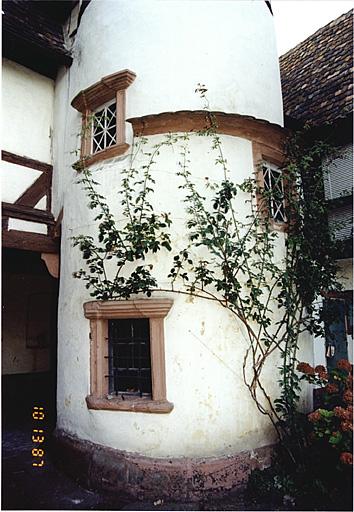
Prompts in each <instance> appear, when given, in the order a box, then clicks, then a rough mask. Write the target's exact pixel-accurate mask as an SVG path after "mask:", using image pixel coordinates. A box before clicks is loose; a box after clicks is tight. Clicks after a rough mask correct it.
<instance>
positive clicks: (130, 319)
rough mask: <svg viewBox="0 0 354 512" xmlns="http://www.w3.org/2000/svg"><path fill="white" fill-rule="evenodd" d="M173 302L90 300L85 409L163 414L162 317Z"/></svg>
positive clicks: (165, 408) (167, 407) (87, 308)
mask: <svg viewBox="0 0 354 512" xmlns="http://www.w3.org/2000/svg"><path fill="white" fill-rule="evenodd" d="M172 303H173V301H172V300H171V299H167V298H164V297H161V298H155V299H135V300H108V301H91V302H86V304H84V311H85V316H86V318H88V319H89V320H90V394H89V395H88V396H87V397H86V403H87V406H88V408H89V409H107V410H116V411H130V412H144V413H159V414H160V413H169V412H171V411H172V409H173V404H172V403H171V402H169V401H168V400H167V397H166V371H165V338H164V319H165V317H166V316H167V315H168V313H169V311H170V309H171V307H172Z"/></svg>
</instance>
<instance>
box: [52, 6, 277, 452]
mask: <svg viewBox="0 0 354 512" xmlns="http://www.w3.org/2000/svg"><path fill="white" fill-rule="evenodd" d="M98 39H99V41H100V43H99V44H97V40H98ZM73 52H74V63H73V65H72V67H71V68H70V70H69V71H68V72H67V73H65V72H64V71H63V70H62V72H61V73H60V75H59V77H58V80H57V82H56V98H55V128H56V129H55V138H54V146H53V147H54V168H55V174H54V178H53V192H54V197H53V205H54V206H53V210H54V214H55V215H57V213H58V212H59V210H60V208H61V207H62V206H63V207H64V218H63V224H62V247H61V280H60V297H59V331H58V334H59V346H58V357H59V359H58V397H57V398H58V404H57V407H58V426H59V428H63V429H65V430H67V431H68V432H71V433H74V434H76V435H78V436H79V437H82V438H84V439H89V440H91V441H94V442H98V443H102V444H105V445H107V446H112V447H114V448H119V449H122V450H127V451H131V452H138V453H141V454H144V455H148V456H165V457H168V456H212V455H221V454H227V453H232V452H237V451H241V450H246V449H251V448H255V447H258V446H262V445H266V444H269V443H270V442H272V441H273V440H274V431H273V428H272V427H271V425H270V423H269V421H268V420H267V419H266V418H265V417H264V416H262V415H261V414H260V413H259V412H258V411H257V409H256V407H255V405H254V403H253V401H252V400H251V398H250V396H249V392H248V390H247V389H246V388H245V386H244V384H243V381H242V358H243V354H244V352H245V348H246V346H247V345H246V339H245V333H244V332H243V330H242V328H241V326H239V325H238V324H237V323H235V321H234V319H233V318H231V316H230V314H229V313H228V312H227V311H225V310H222V309H220V308H219V307H218V306H217V305H215V304H211V303H208V302H207V301H202V302H201V301H197V300H195V301H191V300H190V299H189V298H187V299H186V298H183V297H181V296H173V298H174V300H175V303H174V306H173V307H172V310H171V312H170V314H169V316H168V317H167V319H166V322H165V332H166V336H165V338H166V374H167V398H168V400H170V401H172V402H174V404H175V407H174V409H173V411H172V412H171V413H170V414H159V415H157V414H142V413H131V412H120V411H93V410H88V409H87V406H86V402H85V397H86V396H87V395H88V394H89V383H90V375H89V322H88V320H86V319H85V318H84V314H83V303H84V302H86V301H88V300H90V299H91V297H90V296H89V293H88V291H87V290H86V289H85V286H84V284H83V282H80V281H77V280H75V279H73V277H72V272H73V271H75V270H78V269H79V268H80V267H81V266H82V259H81V255H80V253H79V251H78V250H77V249H73V247H72V245H71V240H70V237H72V236H74V235H78V234H81V233H85V234H90V233H94V232H95V230H94V222H93V217H94V215H95V213H94V212H92V211H90V210H88V208H87V206H86V205H87V198H86V197H85V196H84V194H83V192H82V191H81V190H80V187H79V186H77V185H75V182H76V181H77V179H78V176H77V174H76V173H74V171H73V170H72V169H71V165H72V163H74V162H75V160H77V156H75V155H74V154H73V153H72V152H73V151H74V150H75V149H77V148H78V147H79V139H78V134H79V132H80V116H79V114H78V113H77V112H76V111H75V110H74V109H73V108H72V107H70V101H71V100H72V99H73V97H74V96H75V95H76V94H77V93H78V92H79V91H80V90H81V89H84V88H86V87H88V86H90V85H92V84H93V83H94V82H96V81H98V80H99V79H100V78H102V77H103V76H106V75H108V74H110V73H114V72H116V71H119V70H121V69H124V68H129V69H131V70H132V71H134V72H135V73H137V79H136V80H135V82H134V83H133V84H132V85H131V86H130V88H129V89H128V94H127V117H130V116H138V115H145V114H156V113H159V112H163V111H173V110H183V109H195V110H198V109H201V108H202V104H201V102H200V100H199V99H198V97H197V96H196V95H195V93H194V89H195V87H196V84H197V82H204V83H205V84H207V86H208V88H209V91H210V94H209V97H210V101H211V108H212V109H213V110H223V111H226V112H237V113H242V114H248V115H253V116H256V117H259V118H263V119H267V120H269V121H272V122H276V123H279V124H281V123H282V106H281V97H280V79H279V70H278V59H277V55H276V46H275V38H274V32H273V20H272V17H271V15H270V13H269V10H268V9H267V7H266V5H265V3H264V2H253V1H250V2H243V1H240V2H239V1H237V2H228V1H205V2H194V1H185V2H176V1H169V2H157V1H156V2H155V1H144V2H138V1H136V0H129V1H127V0H119V1H110V0H102V1H95V0H94V1H93V2H91V3H90V5H89V6H88V8H87V9H86V11H85V13H84V15H83V17H82V21H81V25H80V27H79V31H78V35H77V38H76V41H75V44H74V48H73ZM221 138H222V142H223V146H224V151H225V156H226V157H227V159H228V161H229V164H230V167H231V168H232V169H233V175H232V178H233V179H235V180H237V181H242V179H243V178H245V177H248V176H250V173H251V172H252V169H253V162H252V146H251V142H250V141H249V140H243V139H239V138H234V137H227V136H222V137H221ZM160 139H161V137H160V136H154V137H150V138H149V140H150V143H151V144H154V143H156V142H157V141H159V140H160ZM128 140H129V141H130V140H131V139H130V135H129V136H128ZM191 151H192V153H191V160H192V162H193V169H192V172H193V177H194V179H195V181H196V182H197V183H198V186H200V187H202V188H203V187H204V184H205V176H208V177H209V178H211V179H221V176H220V170H216V169H215V166H214V159H215V154H212V153H211V152H210V145H209V142H207V141H206V140H205V139H204V138H201V137H198V136H194V137H192V140H191ZM128 158H129V156H128V155H123V156H122V157H119V158H116V159H114V160H111V161H109V162H105V163H104V164H103V165H97V166H96V170H95V171H94V178H95V179H97V181H99V182H100V183H101V184H102V193H103V194H104V195H107V198H108V202H109V204H110V205H111V207H112V211H114V213H115V214H116V215H117V217H118V219H119V218H121V213H120V210H119V200H118V198H119V196H118V195H117V192H118V190H119V180H120V171H121V169H122V168H124V167H125V166H126V165H128ZM178 159H179V156H178V151H177V150H175V151H174V152H172V151H171V150H169V151H162V152H161V155H160V158H159V160H158V164H157V165H156V167H155V168H154V176H155V177H156V182H157V184H156V193H155V195H154V199H153V203H154V206H156V208H158V209H160V210H162V211H164V210H167V211H169V212H171V216H172V218H173V222H174V224H173V228H172V233H173V241H174V248H175V249H178V248H179V247H180V248H182V247H183V245H184V244H185V227H184V223H185V213H184V204H183V202H182V197H183V196H182V193H181V191H180V190H179V189H178V185H179V182H178V179H177V177H176V175H175V173H176V170H177V169H178V165H177V161H178ZM206 193H207V192H206ZM246 213H247V209H246V208H242V207H240V211H239V214H240V215H243V216H244V215H245V214H246ZM282 236H283V235H281V234H280V239H282ZM281 253H282V243H280V244H279V247H278V254H279V258H280V257H281ZM151 262H152V263H154V265H155V268H156V269H157V275H158V278H159V282H160V284H161V285H165V284H167V283H166V274H167V271H168V270H169V269H170V268H171V259H170V256H168V255H166V256H165V257H162V253H160V254H159V255H158V256H156V257H155V258H152V259H151ZM277 364H278V362H277V361H275V360H272V361H270V362H269V365H268V367H267V368H265V381H266V386H269V389H270V392H275V390H276V388H277V381H276V379H275V378H274V369H275V368H276V366H277Z"/></svg>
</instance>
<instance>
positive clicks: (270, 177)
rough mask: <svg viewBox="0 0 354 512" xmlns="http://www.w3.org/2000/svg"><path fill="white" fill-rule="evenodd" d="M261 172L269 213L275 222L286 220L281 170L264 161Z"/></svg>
mask: <svg viewBox="0 0 354 512" xmlns="http://www.w3.org/2000/svg"><path fill="white" fill-rule="evenodd" d="M262 173H263V186H264V190H265V192H266V194H267V199H268V209H269V215H270V217H271V218H272V219H273V220H274V221H275V222H279V223H281V222H286V215H285V200H284V182H283V176H282V172H281V170H280V169H279V168H278V167H277V166H275V165H273V164H269V163H266V164H263V166H262Z"/></svg>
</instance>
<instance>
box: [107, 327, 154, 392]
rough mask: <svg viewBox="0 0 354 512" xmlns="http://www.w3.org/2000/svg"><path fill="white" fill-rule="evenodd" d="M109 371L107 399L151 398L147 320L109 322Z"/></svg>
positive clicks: (148, 328)
mask: <svg viewBox="0 0 354 512" xmlns="http://www.w3.org/2000/svg"><path fill="white" fill-rule="evenodd" d="M108 368H109V372H108V375H107V376H106V377H107V378H108V383H109V384H108V389H109V395H110V396H112V395H113V396H121V397H122V399H123V400H124V397H125V396H126V397H133V396H135V397H150V398H151V394H152V392H151V390H152V386H151V359H150V325H149V320H148V319H146V318H140V319H117V320H109V321H108Z"/></svg>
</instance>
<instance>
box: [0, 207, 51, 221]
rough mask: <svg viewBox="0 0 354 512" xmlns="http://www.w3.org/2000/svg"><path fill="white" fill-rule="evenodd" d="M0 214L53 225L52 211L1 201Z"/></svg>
mask: <svg viewBox="0 0 354 512" xmlns="http://www.w3.org/2000/svg"><path fill="white" fill-rule="evenodd" d="M1 206H2V214H3V216H4V217H13V218H14V219H21V220H27V221H31V222H39V223H40V224H47V225H54V224H55V221H54V217H53V215H52V213H50V212H47V211H44V210H38V209H36V208H31V207H29V206H23V205H20V204H11V203H4V202H3V203H1Z"/></svg>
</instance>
